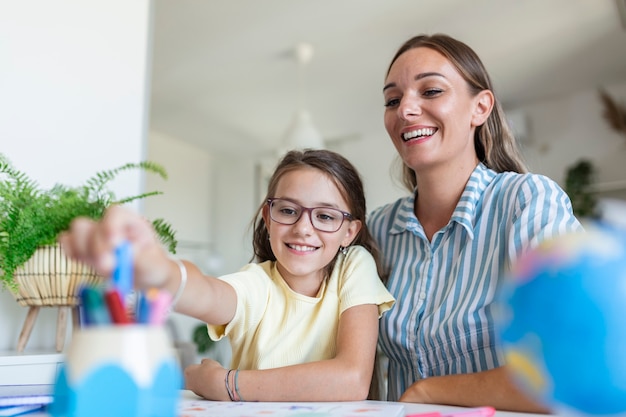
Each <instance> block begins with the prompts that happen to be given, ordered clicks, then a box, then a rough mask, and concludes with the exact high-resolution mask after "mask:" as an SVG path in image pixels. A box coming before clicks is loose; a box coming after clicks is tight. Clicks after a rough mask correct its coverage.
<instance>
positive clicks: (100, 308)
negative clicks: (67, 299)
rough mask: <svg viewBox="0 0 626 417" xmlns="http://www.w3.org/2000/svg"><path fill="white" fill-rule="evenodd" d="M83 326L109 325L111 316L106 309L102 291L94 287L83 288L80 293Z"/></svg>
mask: <svg viewBox="0 0 626 417" xmlns="http://www.w3.org/2000/svg"><path fill="white" fill-rule="evenodd" d="M80 298H81V300H82V305H83V312H84V313H85V314H84V317H85V325H87V326H100V325H105V324H110V323H111V316H110V314H109V310H108V309H107V307H106V305H105V302H104V297H103V296H102V291H101V290H100V289H98V288H95V287H84V288H83V289H82V290H81V292H80Z"/></svg>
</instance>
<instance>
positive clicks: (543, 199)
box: [368, 164, 581, 401]
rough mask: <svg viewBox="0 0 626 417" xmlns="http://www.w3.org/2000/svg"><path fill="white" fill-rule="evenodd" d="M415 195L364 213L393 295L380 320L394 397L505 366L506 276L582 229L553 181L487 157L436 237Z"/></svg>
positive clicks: (392, 397)
mask: <svg viewBox="0 0 626 417" xmlns="http://www.w3.org/2000/svg"><path fill="white" fill-rule="evenodd" d="M414 202H415V197H414V196H409V197H405V198H401V199H399V200H397V201H396V202H394V203H392V204H388V205H386V206H383V207H380V208H378V209H376V210H374V212H373V213H371V215H370V216H369V217H368V226H369V227H370V228H371V232H372V234H373V235H374V238H375V239H376V241H377V242H378V244H379V246H380V249H381V253H382V262H383V264H384V266H385V268H386V269H387V270H388V271H390V276H389V281H388V283H387V286H388V288H389V290H390V292H391V294H392V295H393V296H394V297H395V298H396V300H397V301H396V304H395V306H394V307H393V308H392V309H391V310H390V311H388V312H387V313H386V314H385V315H383V317H382V319H381V323H380V325H381V331H380V346H381V349H382V350H383V352H384V353H385V355H387V357H388V358H389V369H388V376H389V377H388V387H387V388H388V396H387V397H388V400H392V401H393V400H397V399H398V398H399V397H400V395H402V393H403V392H404V391H405V390H406V389H407V388H408V387H409V386H410V385H411V384H412V383H413V382H415V381H416V380H418V379H421V378H427V377H429V376H438V375H449V374H461V373H471V372H478V371H484V370H488V369H491V368H494V367H498V366H500V365H502V364H503V354H502V352H501V349H500V347H499V345H498V342H497V336H496V334H495V328H494V314H497V312H496V311H495V310H496V308H494V297H495V295H496V292H497V291H498V289H499V283H500V282H501V278H502V277H503V275H504V274H505V273H506V271H507V268H509V266H510V265H511V263H512V262H514V261H515V259H516V258H517V257H518V256H519V255H520V254H521V253H522V251H524V250H526V249H528V248H531V247H534V246H536V245H537V243H539V242H541V241H542V240H544V239H546V238H550V237H552V236H556V235H561V234H563V233H567V232H570V231H574V230H579V229H580V228H581V225H580V223H579V222H578V220H577V219H576V218H575V217H574V215H573V214H572V208H571V202H570V200H569V198H568V196H567V195H566V193H565V192H564V191H563V190H562V189H561V188H560V187H559V186H558V184H556V183H555V182H554V181H552V180H550V179H549V178H547V177H545V176H542V175H537V174H517V173H511V172H505V173H496V172H495V171H493V170H491V169H488V168H486V167H485V166H484V165H483V164H479V165H478V166H477V167H476V169H475V170H474V172H473V173H472V175H471V176H470V178H469V181H468V182H467V185H466V186H465V190H464V191H463V194H462V195H461V199H460V200H459V202H458V204H457V206H456V208H455V210H454V213H453V214H452V218H451V219H450V222H449V223H448V224H447V225H446V226H445V227H444V228H442V229H441V230H439V231H438V232H437V233H435V234H434V235H433V237H432V241H431V242H429V241H428V239H427V238H426V235H425V233H424V230H423V228H422V226H421V224H420V222H419V220H418V219H417V218H416V216H415V214H414V212H413V205H414Z"/></svg>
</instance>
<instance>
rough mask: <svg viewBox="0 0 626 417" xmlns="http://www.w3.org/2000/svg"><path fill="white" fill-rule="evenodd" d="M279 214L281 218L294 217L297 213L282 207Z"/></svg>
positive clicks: (289, 208) (294, 210)
mask: <svg viewBox="0 0 626 417" xmlns="http://www.w3.org/2000/svg"><path fill="white" fill-rule="evenodd" d="M280 214H282V215H283V216H295V215H297V214H298V211H297V210H296V209H294V208H291V207H283V208H281V209H280Z"/></svg>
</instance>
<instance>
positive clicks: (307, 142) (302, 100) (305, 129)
mask: <svg viewBox="0 0 626 417" xmlns="http://www.w3.org/2000/svg"><path fill="white" fill-rule="evenodd" d="M293 56H294V58H295V60H296V62H297V64H298V110H297V111H296V113H295V114H294V116H293V119H292V121H291V123H290V125H289V127H288V128H287V131H286V132H285V135H284V137H283V140H282V148H283V149H284V150H290V149H305V148H314V149H322V148H324V139H323V138H322V135H321V134H320V132H319V130H317V128H316V127H315V125H314V124H313V120H312V118H311V114H310V113H309V111H308V110H307V109H306V88H305V74H304V72H305V69H306V66H307V65H308V63H309V62H310V61H311V58H313V46H312V45H311V44H308V43H299V44H298V45H296V47H295V48H294V51H293Z"/></svg>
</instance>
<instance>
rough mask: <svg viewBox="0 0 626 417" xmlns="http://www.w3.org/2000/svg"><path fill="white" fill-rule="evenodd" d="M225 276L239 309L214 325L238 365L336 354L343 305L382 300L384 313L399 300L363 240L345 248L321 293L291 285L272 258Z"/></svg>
mask: <svg viewBox="0 0 626 417" xmlns="http://www.w3.org/2000/svg"><path fill="white" fill-rule="evenodd" d="M220 279H222V280H224V281H226V282H228V283H229V284H230V285H232V286H233V288H234V289H235V292H236V293H237V310H236V312H235V316H234V317H233V319H232V321H231V322H230V323H228V324H227V325H226V326H213V325H209V326H208V329H209V335H210V336H211V338H212V339H213V340H219V339H221V338H222V337H224V336H228V337H229V339H230V344H231V347H232V350H233V356H232V362H231V368H233V369H235V368H236V369H268V368H276V367H280V366H287V365H294V364H300V363H305V362H312V361H318V360H324V359H331V358H333V357H334V356H335V352H336V338H337V327H338V324H339V317H340V315H341V313H342V312H343V311H345V310H346V309H348V308H350V307H353V306H356V305H362V304H376V305H378V312H379V316H380V315H382V314H383V313H384V312H385V311H387V310H389V309H390V308H391V306H392V305H393V303H394V301H395V300H394V298H393V297H392V296H391V294H390V293H389V292H388V291H387V289H386V288H385V285H384V284H383V283H382V282H381V280H380V278H379V277H378V274H377V272H376V265H375V262H374V258H373V257H372V255H371V254H370V253H369V252H368V251H367V250H366V249H365V248H363V247H361V246H351V247H350V248H349V250H348V253H347V254H346V255H343V254H339V256H338V258H337V262H336V263H335V268H334V269H333V272H332V274H331V276H330V277H329V278H328V279H327V280H325V281H324V282H323V283H322V286H321V288H320V290H319V292H318V294H317V296H316V297H308V296H305V295H302V294H298V293H296V292H295V291H293V290H292V289H291V288H289V286H288V285H287V283H286V282H285V281H284V280H283V278H282V277H281V275H280V273H279V272H278V270H277V269H276V263H275V262H270V261H267V262H263V263H261V264H248V265H246V266H245V267H244V268H242V270H241V271H239V272H237V273H234V274H229V275H225V276H223V277H221V278H220Z"/></svg>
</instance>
